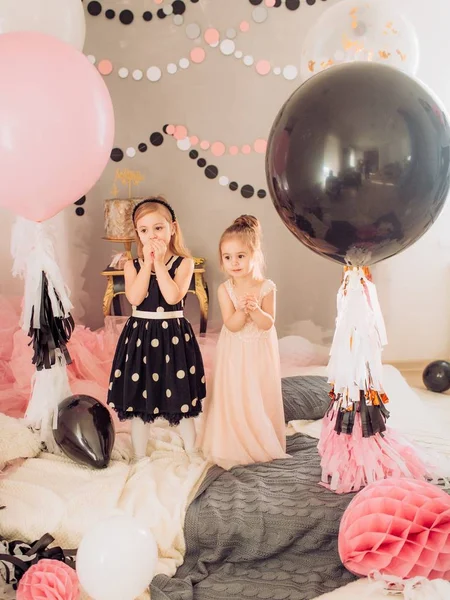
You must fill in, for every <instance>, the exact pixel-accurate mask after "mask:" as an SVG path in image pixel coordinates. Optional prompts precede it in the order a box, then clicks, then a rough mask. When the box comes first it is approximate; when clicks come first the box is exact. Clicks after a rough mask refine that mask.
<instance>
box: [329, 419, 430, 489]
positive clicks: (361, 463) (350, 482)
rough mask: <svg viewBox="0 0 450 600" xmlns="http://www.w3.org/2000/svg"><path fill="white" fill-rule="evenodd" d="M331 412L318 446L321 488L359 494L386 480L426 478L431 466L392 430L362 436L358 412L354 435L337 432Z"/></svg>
mask: <svg viewBox="0 0 450 600" xmlns="http://www.w3.org/2000/svg"><path fill="white" fill-rule="evenodd" d="M334 425H335V422H334V420H333V419H332V412H331V411H330V413H329V414H328V415H325V417H324V419H323V424H322V434H321V438H320V441H319V445H318V450H319V454H320V455H321V457H322V460H321V463H320V464H321V467H322V485H324V486H326V487H328V488H329V489H331V490H332V491H334V492H336V493H337V494H348V493H349V492H357V491H358V490H360V489H361V488H362V487H364V486H365V485H368V484H370V483H373V482H375V481H378V480H381V479H385V478H386V477H414V478H416V479H424V478H425V477H426V476H427V474H428V473H429V467H427V465H425V463H424V462H423V460H422V459H421V458H420V456H419V454H418V451H417V450H416V449H415V448H414V447H413V446H412V445H411V444H410V443H409V442H408V441H407V440H404V439H401V437H400V436H399V435H398V434H396V433H395V432H394V431H392V430H391V429H389V428H388V429H387V430H386V432H385V433H384V434H383V435H382V436H381V435H380V434H379V433H377V434H376V435H374V436H371V437H368V438H367V437H366V438H365V437H363V435H362V428H361V419H360V416H359V413H357V414H356V416H355V424H354V428H353V433H352V435H347V434H343V433H341V434H338V433H336V431H335V430H334Z"/></svg>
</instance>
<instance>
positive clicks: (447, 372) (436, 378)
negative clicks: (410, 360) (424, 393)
mask: <svg viewBox="0 0 450 600" xmlns="http://www.w3.org/2000/svg"><path fill="white" fill-rule="evenodd" d="M422 380H423V383H424V385H425V387H426V388H427V389H428V390H430V391H431V392H439V393H442V392H446V391H447V390H450V363H449V362H447V361H446V360H435V361H434V362H432V363H430V364H429V365H428V367H425V370H424V372H423V374H422Z"/></svg>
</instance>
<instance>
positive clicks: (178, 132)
mask: <svg viewBox="0 0 450 600" xmlns="http://www.w3.org/2000/svg"><path fill="white" fill-rule="evenodd" d="M186 136H187V129H186V127H185V126H184V125H177V126H176V127H175V133H174V134H173V137H174V138H175V139H176V140H184V138H185V137H186Z"/></svg>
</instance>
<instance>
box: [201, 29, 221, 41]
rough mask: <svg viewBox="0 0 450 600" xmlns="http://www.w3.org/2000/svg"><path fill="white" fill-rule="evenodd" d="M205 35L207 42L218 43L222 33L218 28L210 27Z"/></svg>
mask: <svg viewBox="0 0 450 600" xmlns="http://www.w3.org/2000/svg"><path fill="white" fill-rule="evenodd" d="M204 37H205V42H206V43H207V44H210V45H211V44H217V43H218V42H219V40H220V33H219V32H218V31H217V29H213V28H212V27H210V28H209V29H207V30H206V31H205V36H204Z"/></svg>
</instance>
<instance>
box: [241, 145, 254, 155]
mask: <svg viewBox="0 0 450 600" xmlns="http://www.w3.org/2000/svg"><path fill="white" fill-rule="evenodd" d="M251 151H252V149H251V147H250V146H249V145H248V144H244V145H243V146H242V148H241V152H242V154H250V152H251Z"/></svg>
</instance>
